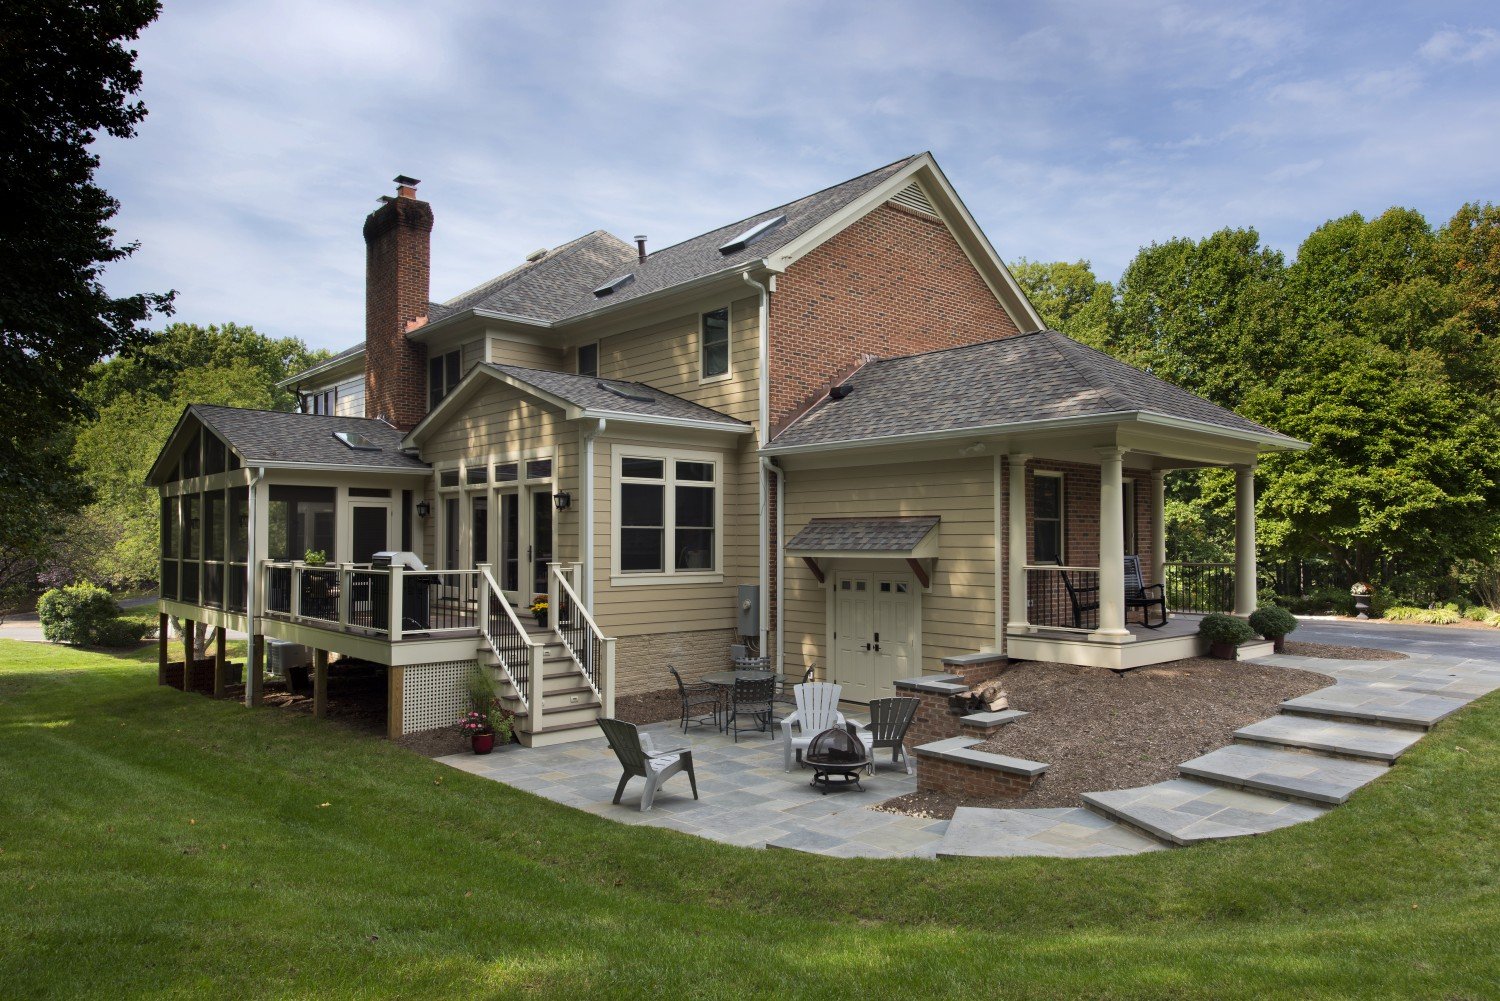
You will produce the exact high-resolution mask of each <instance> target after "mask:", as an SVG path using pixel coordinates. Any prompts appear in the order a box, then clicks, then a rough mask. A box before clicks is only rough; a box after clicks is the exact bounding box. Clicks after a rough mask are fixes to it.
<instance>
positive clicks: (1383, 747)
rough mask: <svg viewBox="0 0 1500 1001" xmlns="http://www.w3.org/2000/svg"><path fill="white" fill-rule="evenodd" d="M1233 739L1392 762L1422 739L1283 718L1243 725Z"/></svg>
mask: <svg viewBox="0 0 1500 1001" xmlns="http://www.w3.org/2000/svg"><path fill="white" fill-rule="evenodd" d="M1234 736H1235V739H1236V740H1241V741H1255V742H1257V743H1261V744H1277V745H1280V746H1282V747H1295V748H1302V749H1304V750H1308V751H1321V752H1324V753H1327V754H1337V755H1341V756H1343V757H1348V758H1365V759H1369V760H1372V761H1384V762H1387V763H1390V762H1394V761H1395V760H1396V759H1397V758H1399V757H1401V755H1402V754H1404V753H1405V752H1406V750H1407V749H1408V748H1410V747H1411V746H1412V745H1413V744H1415V743H1416V742H1417V741H1419V740H1421V739H1422V732H1421V731H1420V730H1413V729H1410V728H1403V727H1393V726H1380V725H1378V724H1374V723H1341V722H1339V721H1337V720H1327V719H1318V718H1316V717H1312V716H1288V715H1281V716H1272V717H1271V718H1270V719H1263V720H1261V721H1260V722H1258V723H1251V724H1250V725H1249V726H1242V727H1240V728H1239V729H1238V730H1236V731H1235V732H1234Z"/></svg>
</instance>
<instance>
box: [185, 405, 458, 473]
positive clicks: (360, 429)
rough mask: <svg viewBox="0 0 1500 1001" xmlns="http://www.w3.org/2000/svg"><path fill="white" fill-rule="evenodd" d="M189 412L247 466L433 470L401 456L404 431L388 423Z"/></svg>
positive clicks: (202, 409)
mask: <svg viewBox="0 0 1500 1001" xmlns="http://www.w3.org/2000/svg"><path fill="white" fill-rule="evenodd" d="M188 410H189V412H190V413H192V414H193V415H194V416H196V417H197V418H198V419H199V420H200V421H202V422H203V423H204V425H205V426H207V427H208V428H209V429H210V430H211V431H213V432H214V433H215V434H217V435H218V436H219V437H221V438H223V439H224V440H225V441H226V442H228V443H229V445H230V447H232V448H233V449H234V450H235V451H236V452H238V453H239V454H240V457H241V459H243V460H244V463H245V465H247V466H253V465H255V464H257V463H266V464H267V465H280V464H284V463H298V464H305V463H316V464H322V465H347V466H378V467H382V468H387V469H393V470H402V469H414V470H423V469H427V468H429V467H428V465H427V463H425V462H423V461H421V460H420V459H417V458H415V457H413V456H410V455H407V454H406V453H405V452H403V451H401V432H400V431H397V430H396V429H395V428H393V427H391V426H390V425H389V424H387V423H385V422H384V421H377V420H372V419H370V418H367V417H331V416H326V415H323V414H288V413H282V412H280V411H274V410H241V409H239V408H238V407H218V406H208V405H202V404H200V405H195V406H192V407H189V408H188ZM335 431H352V432H356V433H358V434H361V435H363V436H364V437H365V438H366V439H368V440H369V441H370V443H371V444H373V445H376V446H378V447H377V449H376V450H374V451H371V450H368V449H354V448H350V447H349V446H348V445H345V444H344V443H343V442H341V441H339V440H338V439H337V438H335V437H334V436H333V433H334V432H335Z"/></svg>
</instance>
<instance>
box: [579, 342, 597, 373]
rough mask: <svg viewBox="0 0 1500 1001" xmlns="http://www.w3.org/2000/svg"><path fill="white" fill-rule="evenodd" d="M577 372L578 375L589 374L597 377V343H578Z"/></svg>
mask: <svg viewBox="0 0 1500 1001" xmlns="http://www.w3.org/2000/svg"><path fill="white" fill-rule="evenodd" d="M578 374H579V375H589V376H594V377H595V378H598V376H599V345H598V344H580V345H578Z"/></svg>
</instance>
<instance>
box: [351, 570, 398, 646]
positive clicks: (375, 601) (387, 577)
mask: <svg viewBox="0 0 1500 1001" xmlns="http://www.w3.org/2000/svg"><path fill="white" fill-rule="evenodd" d="M349 624H350V625H351V626H359V627H360V628H362V629H373V630H375V631H376V632H386V631H388V630H389V629H390V625H391V572H390V571H389V570H351V571H350V572H349Z"/></svg>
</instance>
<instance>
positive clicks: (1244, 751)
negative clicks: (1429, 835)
mask: <svg viewBox="0 0 1500 1001" xmlns="http://www.w3.org/2000/svg"><path fill="white" fill-rule="evenodd" d="M1177 770H1178V771H1179V772H1181V773H1182V774H1183V776H1184V777H1185V778H1192V779H1198V780H1200V781H1205V782H1215V783H1219V784H1221V785H1229V786H1234V787H1240V788H1245V789H1253V790H1255V791H1257V792H1266V793H1271V794H1273V795H1277V796H1290V797H1295V798H1297V799H1303V800H1310V801H1312V802H1314V803H1319V804H1325V805H1329V806H1337V805H1338V804H1339V803H1342V802H1344V801H1345V800H1347V799H1348V798H1349V797H1350V796H1351V795H1352V794H1353V793H1354V791H1355V790H1356V789H1358V788H1359V787H1361V786H1363V785H1365V784H1367V783H1370V782H1373V781H1375V780H1376V779H1378V778H1379V777H1380V776H1382V775H1384V774H1385V773H1386V772H1387V771H1388V767H1387V766H1386V765H1385V764H1377V763H1375V762H1368V761H1349V760H1347V759H1345V758H1333V757H1328V756H1326V755H1318V754H1299V753H1297V752H1296V751H1288V750H1283V749H1281V748H1275V747H1256V746H1254V745H1249V744H1232V745H1230V746H1229V747H1221V748H1219V749H1218V750H1217V751H1210V752H1208V753H1207V754H1205V755H1203V756H1201V757H1197V758H1194V759H1193V760H1192V761H1185V762H1183V763H1182V764H1180V765H1178V766H1177Z"/></svg>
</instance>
